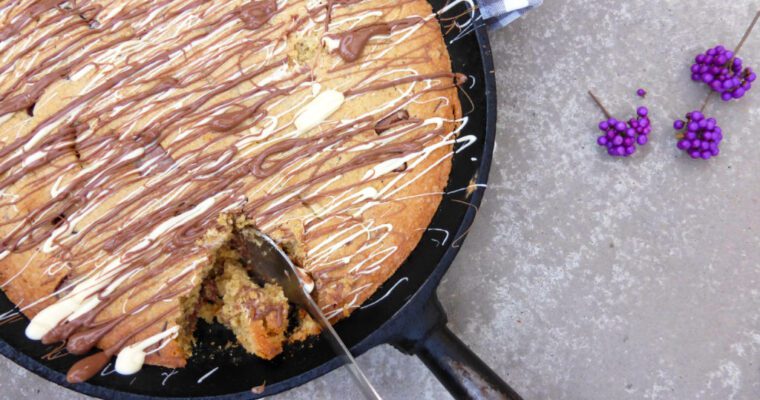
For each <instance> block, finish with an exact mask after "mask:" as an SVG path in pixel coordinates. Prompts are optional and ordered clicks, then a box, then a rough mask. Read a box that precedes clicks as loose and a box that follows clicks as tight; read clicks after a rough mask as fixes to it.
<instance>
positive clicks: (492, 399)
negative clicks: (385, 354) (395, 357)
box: [394, 295, 522, 400]
mask: <svg viewBox="0 0 760 400" xmlns="http://www.w3.org/2000/svg"><path fill="white" fill-rule="evenodd" d="M427 303H428V304H427V305H426V306H425V307H424V310H423V312H421V313H420V315H417V316H416V317H415V318H412V319H411V321H412V322H411V323H409V325H408V329H406V330H405V332H404V333H402V334H401V337H400V338H399V339H398V340H396V341H395V343H394V346H396V348H398V349H399V350H401V351H402V352H404V353H407V354H414V355H416V356H418V357H419V358H420V359H421V360H422V362H424V363H425V365H427V367H428V368H429V369H430V371H432V372H433V374H435V376H436V378H438V380H439V381H441V383H442V384H443V386H444V387H446V389H447V390H448V391H449V393H451V395H452V396H454V398H456V399H473V400H496V399H504V400H522V398H521V397H520V395H518V394H517V393H516V392H515V391H514V390H513V389H512V388H511V387H509V385H507V383H506V382H504V380H502V379H501V378H500V377H499V376H498V375H496V373H495V372H494V371H493V370H492V369H491V368H490V367H488V365H486V364H485V363H484V362H483V361H482V360H481V359H480V358H479V357H478V356H477V355H476V354H475V353H473V352H472V350H470V349H469V348H468V347H467V345H465V344H464V343H462V341H461V340H459V338H458V337H457V336H456V335H454V333H453V332H451V331H450V330H449V328H447V327H446V314H445V312H444V311H443V308H442V307H441V303H440V301H439V300H438V297H437V296H435V295H434V296H433V298H432V299H431V300H429V301H428V302H427Z"/></svg>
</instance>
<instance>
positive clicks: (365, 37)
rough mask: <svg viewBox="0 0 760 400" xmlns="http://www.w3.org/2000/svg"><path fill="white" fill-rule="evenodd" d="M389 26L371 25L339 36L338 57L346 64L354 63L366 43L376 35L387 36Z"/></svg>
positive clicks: (389, 30) (389, 29)
mask: <svg viewBox="0 0 760 400" xmlns="http://www.w3.org/2000/svg"><path fill="white" fill-rule="evenodd" d="M390 33H391V27H390V25H388V24H386V23H379V24H372V25H367V26H362V27H358V28H354V29H352V30H350V31H348V32H344V33H342V34H341V35H340V45H339V46H338V55H340V57H341V58H342V59H343V60H345V61H346V62H354V61H356V60H358V59H359V57H361V55H362V52H364V48H365V47H367V42H369V40H370V39H371V38H372V37H373V36H377V35H389V34H390Z"/></svg>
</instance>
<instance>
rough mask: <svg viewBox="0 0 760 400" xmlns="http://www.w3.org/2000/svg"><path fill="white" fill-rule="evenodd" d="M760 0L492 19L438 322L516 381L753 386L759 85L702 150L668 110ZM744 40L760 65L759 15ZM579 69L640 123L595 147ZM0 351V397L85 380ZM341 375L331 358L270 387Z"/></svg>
mask: <svg viewBox="0 0 760 400" xmlns="http://www.w3.org/2000/svg"><path fill="white" fill-rule="evenodd" d="M758 8H760V4H758V2H757V1H749V0H737V1H706V0H699V1H697V0H659V1H658V0H631V1H619V0H589V1H560V0H548V1H546V3H545V4H544V6H543V7H542V8H541V9H539V10H538V11H536V12H534V13H532V14H530V15H529V16H527V17H526V18H525V19H522V20H520V21H518V22H516V23H514V24H513V25H511V26H509V27H508V28H507V29H505V30H503V31H501V32H497V33H494V34H492V35H491V40H492V43H493V47H494V57H495V59H496V76H497V81H498V90H499V131H498V138H497V142H498V146H497V149H496V154H495V157H494V168H493V174H492V177H491V180H490V183H489V188H488V190H487V194H486V200H485V202H484V204H483V206H482V208H481V211H480V216H479V217H478V220H477V221H476V223H475V226H474V227H473V229H472V231H471V233H470V236H469V239H468V240H467V242H466V245H465V246H464V248H463V250H462V252H461V253H460V255H459V257H458V258H457V260H456V262H455V263H454V266H453V267H452V268H451V271H450V272H449V274H448V275H447V276H446V279H445V281H444V282H443V284H442V286H441V288H440V290H439V293H440V296H441V300H442V302H443V304H444V306H445V308H446V309H447V310H448V312H449V317H450V327H451V329H452V330H453V331H454V332H456V333H457V334H459V335H460V336H461V337H462V338H463V340H464V341H465V342H467V343H468V344H469V345H470V346H471V347H472V349H473V350H475V351H476V352H477V353H479V354H480V355H481V356H482V357H483V359H484V360H485V361H486V362H487V363H489V364H490V365H492V366H493V368H494V369H495V370H496V371H497V372H498V373H500V374H501V375H502V376H504V378H505V379H506V380H507V381H509V382H510V383H511V384H512V385H513V386H514V387H515V388H516V389H517V390H518V391H519V392H520V393H522V394H523V396H524V397H525V399H526V400H528V399H603V400H607V399H651V400H655V399H657V400H659V399H735V400H739V399H747V400H754V399H758V398H760V319H759V318H758V315H759V314H760V312H759V311H758V310H760V286H758V281H759V280H760V266H759V265H758V262H759V261H760V212H758V211H760V205H759V204H758V201H760V110H758V105H759V104H760V88H758V89H755V92H750V94H749V95H748V96H747V97H746V98H745V99H743V100H742V101H740V102H734V103H729V104H723V103H721V102H713V103H711V105H710V106H709V107H708V109H707V113H708V114H710V115H712V116H715V117H716V118H718V120H719V123H720V125H721V126H722V127H723V130H724V132H726V140H725V142H724V143H723V146H722V154H721V155H720V157H718V158H717V159H713V160H710V161H708V162H704V161H701V162H700V161H693V160H690V159H688V157H685V155H684V154H681V153H680V152H679V151H678V150H677V149H676V148H675V146H674V145H675V140H674V139H673V131H672V128H671V125H672V121H673V119H674V118H676V117H678V116H682V115H683V114H684V113H685V112H687V111H690V110H692V109H695V108H698V107H699V105H700V103H701V101H702V99H703V97H704V95H705V94H706V93H707V91H706V88H705V87H703V86H700V85H698V84H695V83H692V82H691V81H690V79H689V72H688V69H689V66H690V63H691V60H692V58H693V56H694V55H695V54H696V53H698V52H699V51H701V50H704V49H706V48H708V47H711V46H713V45H716V44H718V43H724V44H726V45H728V46H733V45H734V44H735V43H736V42H737V41H738V40H739V38H740V36H741V34H742V32H743V31H744V29H745V27H746V26H747V25H748V24H749V22H750V20H751V19H752V16H753V15H754V13H755V11H756V10H757V9H758ZM741 55H742V56H743V57H744V58H745V60H747V61H748V62H749V63H750V64H753V63H754V64H755V65H757V66H760V29H758V31H757V32H755V34H754V35H753V37H751V38H750V40H749V42H748V43H747V45H746V46H745V47H744V49H743V50H742V54H741ZM638 87H643V88H645V89H647V90H648V91H649V95H648V96H647V98H646V99H644V100H642V99H639V98H638V97H636V96H635V94H634V92H635V90H636V89H637V88H638ZM589 88H593V89H595V90H596V92H597V93H598V94H599V96H600V97H601V98H602V99H603V100H604V101H605V102H606V103H607V106H608V108H609V109H610V110H611V111H612V112H613V113H614V114H615V115H618V116H620V117H626V118H628V117H629V116H632V115H633V114H634V112H635V111H634V110H635V107H636V106H637V105H642V104H645V105H647V106H649V107H650V109H651V114H652V121H653V124H654V127H655V129H654V132H653V133H652V137H653V143H651V144H650V145H647V146H646V148H645V149H644V150H643V151H640V152H639V153H637V154H636V156H635V157H633V158H631V159H625V160H623V159H611V158H609V157H608V156H606V154H604V153H603V152H602V150H600V149H599V148H597V146H596V145H595V136H596V128H595V127H596V124H597V122H598V120H599V119H600V118H601V117H602V115H601V114H600V112H599V111H598V110H597V109H596V108H595V107H594V105H593V103H592V102H591V101H590V99H589V98H588V96H587V95H586V90H587V89H589ZM360 362H361V363H362V364H363V365H364V366H366V368H367V371H368V375H369V377H370V379H371V380H372V381H373V382H375V383H376V384H377V386H378V387H379V388H380V391H381V392H382V394H383V395H384V396H385V397H386V398H387V399H412V398H415V399H443V398H447V397H448V395H447V393H446V392H445V390H444V388H443V387H442V386H441V385H440V384H439V383H438V382H437V381H436V380H435V378H434V377H433V376H432V375H431V374H430V373H429V372H428V371H427V370H426V369H425V367H424V365H423V364H422V363H421V362H420V361H419V360H417V359H414V358H411V357H408V356H405V355H402V354H400V353H398V352H397V351H396V350H394V349H393V348H390V347H381V348H377V349H374V350H372V351H370V352H369V353H368V354H365V355H363V356H362V357H360ZM0 369H2V370H3V372H2V374H0V396H3V397H4V398H8V399H20V398H45V399H48V400H55V399H74V398H82V397H81V396H79V395H77V394H74V393H73V392H70V391H67V390H65V389H62V388H59V387H56V386H54V385H52V384H50V383H47V382H45V381H43V380H41V379H39V378H37V377H36V376H34V375H32V374H30V373H28V372H26V371H23V370H22V369H20V368H19V367H17V366H15V365H13V364H12V363H10V362H9V361H7V360H5V359H2V360H0ZM355 394H356V392H355V389H354V387H353V386H352V383H351V380H350V379H349V376H348V374H347V373H346V372H345V371H342V370H339V371H335V372H333V373H330V374H328V375H327V376H325V377H323V378H321V379H318V380H316V381H314V382H311V383H309V384H307V385H304V386H303V387H300V388H297V389H295V390H292V391H290V392H288V393H285V394H283V395H281V396H278V397H276V398H283V399H285V398H288V399H313V398H335V399H344V398H351V397H354V398H355Z"/></svg>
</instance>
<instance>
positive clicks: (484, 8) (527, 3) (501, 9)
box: [478, 0, 543, 29]
mask: <svg viewBox="0 0 760 400" xmlns="http://www.w3.org/2000/svg"><path fill="white" fill-rule="evenodd" d="M542 2H543V0H478V6H479V8H480V14H481V15H482V16H483V20H485V21H486V24H487V25H488V28H489V29H500V28H503V27H505V26H507V25H509V24H510V23H511V22H512V21H514V20H516V19H518V18H520V17H522V16H523V15H524V14H525V13H527V12H528V11H530V10H532V9H534V8H536V7H538V6H540V5H541V3H542Z"/></svg>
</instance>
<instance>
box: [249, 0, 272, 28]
mask: <svg viewBox="0 0 760 400" xmlns="http://www.w3.org/2000/svg"><path fill="white" fill-rule="evenodd" d="M276 12H277V1H276V0H254V1H249V2H248V4H246V5H244V6H243V8H241V9H240V19H241V20H242V21H243V24H244V25H245V29H249V30H256V29H259V28H261V26H262V25H264V24H266V23H267V22H269V19H271V18H272V16H273V15H274V14H275V13H276Z"/></svg>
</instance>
